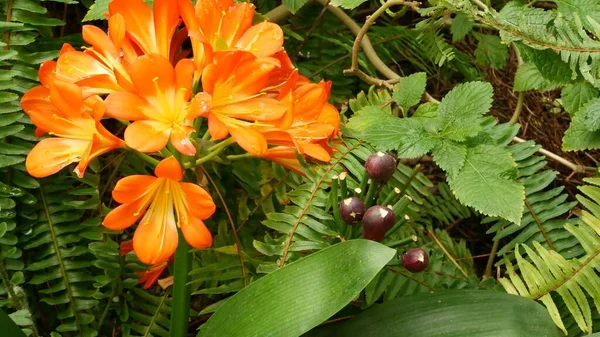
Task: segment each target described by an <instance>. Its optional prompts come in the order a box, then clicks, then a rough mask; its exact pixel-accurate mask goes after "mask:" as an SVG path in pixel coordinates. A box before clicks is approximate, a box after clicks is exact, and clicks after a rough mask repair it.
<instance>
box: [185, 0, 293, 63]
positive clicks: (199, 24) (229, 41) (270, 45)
mask: <svg viewBox="0 0 600 337" xmlns="http://www.w3.org/2000/svg"><path fill="white" fill-rule="evenodd" d="M178 4H179V9H180V11H181V16H182V18H183V21H184V22H185V25H186V27H187V29H188V32H189V35H190V37H191V39H192V49H193V52H194V59H195V60H196V65H197V67H198V70H199V71H200V70H201V69H202V66H203V65H205V64H206V63H207V62H208V63H210V57H211V55H212V53H214V52H217V51H224V50H232V49H234V50H235V49H239V50H245V51H249V52H252V53H253V54H254V55H256V56H258V57H266V56H271V55H273V54H275V53H277V52H279V51H281V50H282V46H283V31H282V30H281V27H279V26H278V25H277V24H274V23H271V22H261V23H259V24H256V25H252V20H253V18H254V5H252V4H250V3H234V2H233V0H198V1H197V2H196V7H195V8H194V7H193V5H192V3H191V1H190V0H178Z"/></svg>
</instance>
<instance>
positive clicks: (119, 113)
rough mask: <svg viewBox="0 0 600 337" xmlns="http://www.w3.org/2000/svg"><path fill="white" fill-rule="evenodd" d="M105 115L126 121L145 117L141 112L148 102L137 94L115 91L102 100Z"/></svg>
mask: <svg viewBox="0 0 600 337" xmlns="http://www.w3.org/2000/svg"><path fill="white" fill-rule="evenodd" d="M104 104H105V106H106V114H107V116H110V117H114V118H117V119H124V120H128V121H137V120H140V119H146V116H145V115H144V113H143V109H144V107H146V106H147V105H148V102H147V101H146V100H145V99H143V98H141V97H140V96H138V95H135V94H132V93H130V92H127V91H117V92H113V93H112V94H110V95H108V97H106V99H105V100H104Z"/></svg>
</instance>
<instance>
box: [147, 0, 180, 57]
mask: <svg viewBox="0 0 600 337" xmlns="http://www.w3.org/2000/svg"><path fill="white" fill-rule="evenodd" d="M153 8H154V30H155V32H156V45H157V47H158V53H159V54H161V55H162V56H164V57H166V58H169V56H170V50H169V48H170V46H171V39H172V37H173V34H175V29H176V28H177V25H178V23H179V10H178V8H177V2H176V1H175V0H154V4H153Z"/></svg>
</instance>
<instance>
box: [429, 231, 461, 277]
mask: <svg viewBox="0 0 600 337" xmlns="http://www.w3.org/2000/svg"><path fill="white" fill-rule="evenodd" d="M427 232H428V233H429V236H430V237H431V238H432V239H433V241H435V243H436V244H437V245H438V246H439V247H440V249H441V250H442V251H443V252H444V254H445V255H446V257H448V259H449V260H450V262H452V264H454V265H455V266H456V268H458V270H460V272H461V273H462V274H463V275H464V277H466V278H469V275H468V274H467V272H466V271H465V270H464V269H463V268H462V267H461V266H460V264H458V262H456V260H455V259H454V257H453V256H452V255H451V254H450V253H449V252H448V250H447V249H446V247H444V245H443V244H442V242H441V241H440V239H438V238H437V236H436V235H435V233H433V231H432V230H431V229H428V230H427Z"/></svg>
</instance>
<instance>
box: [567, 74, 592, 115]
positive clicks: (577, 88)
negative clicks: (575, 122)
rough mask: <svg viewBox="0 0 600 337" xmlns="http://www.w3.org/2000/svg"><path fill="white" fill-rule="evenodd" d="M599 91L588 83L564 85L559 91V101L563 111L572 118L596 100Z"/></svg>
mask: <svg viewBox="0 0 600 337" xmlns="http://www.w3.org/2000/svg"><path fill="white" fill-rule="evenodd" d="M599 95H600V91H598V89H596V88H594V86H593V85H591V84H589V83H588V82H577V83H574V84H568V85H566V86H565V87H564V88H563V89H562V91H561V95H560V97H561V100H562V103H563V106H564V107H565V110H567V112H568V113H569V114H570V115H571V116H574V115H575V114H576V113H577V111H579V109H581V107H582V106H584V105H586V104H587V103H588V102H589V101H590V100H592V99H594V98H597V97H598V96H599Z"/></svg>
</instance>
